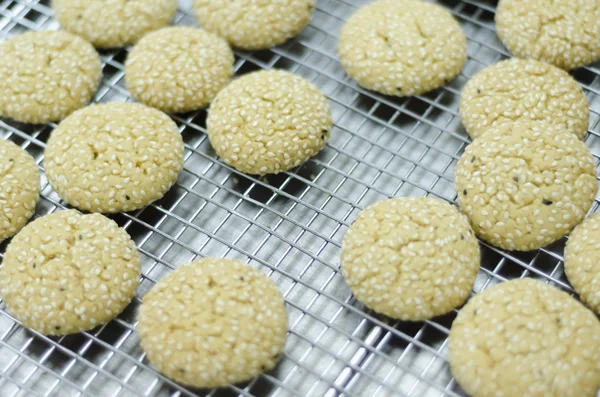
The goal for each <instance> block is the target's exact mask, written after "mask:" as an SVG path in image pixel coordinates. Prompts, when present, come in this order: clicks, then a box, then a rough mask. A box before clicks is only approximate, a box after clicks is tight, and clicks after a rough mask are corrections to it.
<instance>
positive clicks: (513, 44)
mask: <svg viewBox="0 0 600 397" xmlns="http://www.w3.org/2000/svg"><path fill="white" fill-rule="evenodd" d="M496 31H497V33H498V36H499V37H500V40H502V42H503V43H504V45H505V46H506V48H507V49H508V50H509V51H510V52H511V53H512V54H513V55H515V56H517V57H519V58H532V59H537V60H539V61H544V62H547V63H551V64H553V65H555V66H558V67H559V68H562V69H566V70H571V69H575V68H578V67H580V66H585V65H588V64H590V63H592V62H595V61H596V60H598V59H599V58H600V0H528V1H523V0H501V1H500V2H499V3H498V8H497V10H496Z"/></svg>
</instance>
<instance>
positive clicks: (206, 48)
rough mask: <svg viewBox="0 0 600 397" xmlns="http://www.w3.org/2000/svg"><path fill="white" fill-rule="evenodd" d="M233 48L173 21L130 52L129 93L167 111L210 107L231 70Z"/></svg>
mask: <svg viewBox="0 0 600 397" xmlns="http://www.w3.org/2000/svg"><path fill="white" fill-rule="evenodd" d="M233 61H234V57H233V52H232V51H231V48H229V45H228V44H227V42H226V41H225V40H223V39H222V38H220V37H218V36H217V35H214V34H212V33H209V32H206V31H204V30H202V29H195V28H190V27H169V28H164V29H160V30H157V31H156V32H152V33H149V34H148V35H146V36H145V37H144V38H143V39H141V40H140V42H139V43H138V44H136V46H135V47H133V50H132V51H131V52H130V53H129V56H128V57H127V62H126V63H125V84H126V86H127V89H128V90H129V92H131V95H132V96H133V97H134V98H135V99H137V100H138V101H140V102H143V103H145V104H146V105H148V106H152V107H155V108H157V109H160V110H162V111H165V112H189V111H191V110H196V109H200V108H203V107H206V106H207V105H208V104H209V103H210V101H212V100H213V98H214V97H215V96H216V95H217V92H219V91H220V90H221V89H222V88H223V87H224V86H225V85H226V84H227V83H228V82H229V81H230V80H231V76H233Z"/></svg>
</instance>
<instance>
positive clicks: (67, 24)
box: [52, 0, 177, 48]
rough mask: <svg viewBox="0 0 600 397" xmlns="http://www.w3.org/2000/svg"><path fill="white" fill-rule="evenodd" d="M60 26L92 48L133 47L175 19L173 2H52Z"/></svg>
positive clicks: (175, 4) (173, 0) (60, 0)
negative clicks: (86, 41) (86, 42)
mask: <svg viewBox="0 0 600 397" xmlns="http://www.w3.org/2000/svg"><path fill="white" fill-rule="evenodd" d="M52 8H53V10H54V15H55V16H56V19H57V20H58V22H59V23H60V26H61V27H62V28H63V29H65V30H68V31H69V32H71V33H75V34H77V35H79V36H81V37H83V38H85V39H86V40H89V41H90V42H91V43H92V44H94V45H95V46H96V47H100V48H113V47H122V46H124V45H129V44H135V43H136V42H137V41H138V40H139V39H141V38H142V36H144V35H145V34H146V33H148V32H151V31H153V30H156V29H159V28H161V27H163V26H165V25H167V24H168V23H169V22H171V19H173V17H174V16H175V12H176V11H177V0H104V1H97V0H52Z"/></svg>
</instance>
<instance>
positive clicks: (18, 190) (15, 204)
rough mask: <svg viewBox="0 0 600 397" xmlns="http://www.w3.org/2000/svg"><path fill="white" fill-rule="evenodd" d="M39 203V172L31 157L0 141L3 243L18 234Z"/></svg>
mask: <svg viewBox="0 0 600 397" xmlns="http://www.w3.org/2000/svg"><path fill="white" fill-rule="evenodd" d="M39 200H40V171H39V170H38V166H37V164H36V163H35V160H34V159H33V157H31V155H30V154H29V153H27V152H26V151H25V150H23V149H21V148H20V147H19V146H17V145H16V144H14V143H13V142H11V141H6V140H0V242H2V241H3V240H5V239H7V238H9V237H11V236H13V235H14V234H15V233H17V232H18V231H19V230H21V228H22V227H23V226H25V223H27V221H28V220H29V218H31V216H32V215H33V213H34V212H35V205H36V204H37V202H38V201H39Z"/></svg>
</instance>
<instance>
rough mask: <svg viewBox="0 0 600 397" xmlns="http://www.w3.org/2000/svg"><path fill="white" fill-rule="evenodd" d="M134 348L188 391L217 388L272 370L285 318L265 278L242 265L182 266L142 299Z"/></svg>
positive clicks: (216, 261)
mask: <svg viewBox="0 0 600 397" xmlns="http://www.w3.org/2000/svg"><path fill="white" fill-rule="evenodd" d="M138 320H139V323H138V333H139V335H140V344H141V345H142V348H143V349H144V351H145V352H146V354H147V356H148V360H150V363H151V364H152V365H153V366H154V367H155V368H157V369H158V370H159V371H160V372H162V373H163V374H165V375H166V376H168V377H169V378H171V379H173V380H175V381H177V382H180V383H183V384H186V385H189V386H194V387H201V388H208V387H219V386H224V385H228V384H233V383H239V382H243V381H246V380H249V379H251V378H253V377H255V376H258V375H260V374H262V373H263V372H265V371H268V370H270V369H272V368H273V367H274V366H275V364H276V363H277V361H278V360H279V357H280V354H281V353H282V351H283V347H284V344H285V339H286V333H287V311H286V308H285V305H284V300H283V295H282V294H281V292H280V291H279V289H278V288H277V286H276V285H275V283H274V282H273V280H271V279H270V278H268V277H267V276H266V275H265V274H264V273H262V272H261V271H260V270H257V269H254V268H252V267H250V266H248V265H246V264H244V263H243V262H241V261H238V260H231V259H221V258H205V259H201V260H197V261H194V262H191V263H189V264H186V265H183V266H181V267H179V268H177V269H176V270H174V271H173V272H172V273H170V274H169V275H167V276H166V277H165V278H164V279H162V280H161V281H159V282H158V283H157V284H156V285H155V286H154V287H153V288H152V289H151V290H150V292H149V293H148V294H147V295H146V296H145V297H144V303H143V304H142V306H141V309H140V314H139V317H138Z"/></svg>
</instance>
